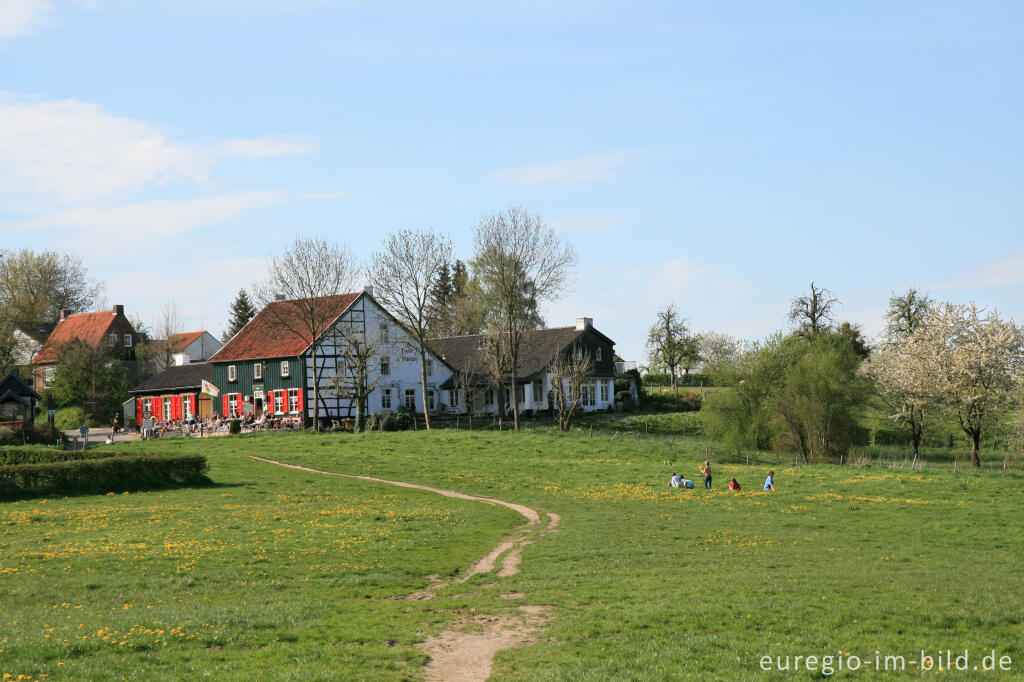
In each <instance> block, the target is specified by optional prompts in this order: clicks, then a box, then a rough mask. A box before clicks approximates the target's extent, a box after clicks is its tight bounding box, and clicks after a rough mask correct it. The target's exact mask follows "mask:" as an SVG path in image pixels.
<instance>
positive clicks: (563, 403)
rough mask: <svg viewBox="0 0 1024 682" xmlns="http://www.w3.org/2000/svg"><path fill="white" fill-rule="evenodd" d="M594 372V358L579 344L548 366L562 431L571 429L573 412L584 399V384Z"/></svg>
mask: <svg viewBox="0 0 1024 682" xmlns="http://www.w3.org/2000/svg"><path fill="white" fill-rule="evenodd" d="M593 373H594V359H593V358H592V357H591V356H590V353H587V352H586V351H584V350H583V349H582V348H581V347H579V346H573V347H572V348H569V349H567V350H566V351H564V352H562V353H560V354H559V355H558V356H557V357H556V358H555V361H554V362H552V363H551V364H550V365H549V366H548V375H549V376H550V377H551V393H552V397H553V398H554V402H555V411H556V415H557V417H558V428H560V429H561V430H562V431H568V430H569V427H570V426H571V422H572V418H573V413H574V412H575V410H576V407H577V406H578V405H579V404H580V401H581V400H582V399H583V384H584V383H585V382H586V381H587V379H589V378H590V377H591V375H593Z"/></svg>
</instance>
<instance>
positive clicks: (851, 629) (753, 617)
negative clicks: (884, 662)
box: [0, 430, 1024, 680]
mask: <svg viewBox="0 0 1024 682" xmlns="http://www.w3.org/2000/svg"><path fill="white" fill-rule="evenodd" d="M706 446H707V443H706V442H705V441H702V440H699V439H696V438H684V437H677V438H674V439H670V438H664V437H661V438H654V437H651V438H646V439H641V440H640V441H639V442H637V441H636V440H626V439H623V438H621V437H620V438H617V439H615V440H610V438H609V437H608V436H607V434H602V435H601V437H596V436H595V437H593V438H589V437H587V435H586V432H584V433H582V434H581V433H572V434H559V433H552V432H545V431H541V430H537V431H533V432H526V433H519V434H516V433H509V432H502V433H496V432H484V431H480V432H474V433H468V432H464V431H463V432H455V431H451V430H449V431H437V432H433V433H425V432H422V431H421V432H418V433H391V434H380V433H374V434H366V435H362V436H357V437H354V436H351V435H346V434H328V435H314V434H281V435H278V434H266V435H259V436H246V437H230V438H229V437H225V438H216V439H208V440H207V441H202V442H200V441H198V440H179V441H166V442H163V443H159V445H158V446H157V444H154V445H153V447H159V449H161V450H166V449H168V448H176V449H183V450H185V449H199V450H201V451H202V452H204V453H205V454H207V455H208V456H209V457H210V460H211V462H212V465H213V466H212V470H211V474H210V475H211V478H213V479H214V480H215V481H216V482H217V483H218V487H214V488H207V489H202V490H177V491H162V492H151V493H141V494H134V493H133V494H131V495H123V494H118V495H113V496H100V497H82V498H74V499H48V500H35V501H28V502H19V503H10V504H5V505H3V506H2V507H0V511H2V516H0V524H2V525H0V543H2V552H3V553H2V557H3V559H2V566H0V601H2V604H3V616H2V618H3V623H2V626H3V628H4V629H3V633H2V634H0V641H2V643H0V648H2V649H3V650H4V651H3V653H2V657H3V658H2V659H0V660H2V661H3V672H7V673H12V674H14V675H15V677H16V676H17V674H19V673H22V674H28V675H32V676H35V677H40V676H41V675H43V674H46V675H49V678H48V679H60V678H67V679H81V678H89V677H91V678H94V679H99V678H103V679H111V678H115V679H116V678H130V677H133V676H135V677H138V678H140V679H153V677H154V675H157V676H159V677H161V678H162V679H163V678H174V677H177V678H193V677H198V676H202V675H209V676H211V677H214V678H235V679H247V678H251V677H254V676H256V673H257V672H258V671H263V672H264V673H265V677H266V678H267V679H289V678H300V677H301V678H304V679H306V678H314V679H315V678H317V677H320V678H325V679H326V678H330V677H333V678H335V679H407V678H410V677H415V676H416V675H417V674H418V666H420V665H421V664H422V663H423V662H424V656H423V654H422V653H420V652H419V651H418V650H417V649H416V648H415V646H414V645H415V643H416V642H417V641H419V640H420V639H422V638H423V637H424V636H426V635H428V634H431V633H436V632H438V631H439V630H441V629H443V628H444V627H445V626H446V625H448V624H450V623H451V622H452V621H453V620H454V619H456V618H458V617H459V615H460V614H464V613H466V612H467V611H468V610H470V609H473V610H475V612H478V613H480V612H486V613H499V612H501V611H503V610H508V609H512V608H515V604H517V603H521V604H531V605H544V606H549V607H551V611H550V620H549V621H548V623H547V625H546V626H545V628H546V629H545V631H544V632H543V636H542V637H541V638H540V641H538V642H537V643H534V644H531V645H529V646H526V647H521V648H517V649H510V650H507V651H504V652H501V653H499V654H498V657H497V659H496V665H495V669H494V677H495V679H499V680H501V679H529V680H562V679H579V680H618V679H638V680H639V679H643V680H672V679H680V678H686V679H722V680H732V679H788V678H791V677H794V676H795V677H796V678H797V679H812V678H820V677H821V676H822V674H821V673H820V672H807V671H801V672H800V673H798V674H795V673H793V672H788V673H784V672H778V671H767V672H765V671H762V670H761V668H760V667H759V662H760V660H761V657H762V656H764V655H771V656H773V657H775V656H787V655H788V656H798V655H799V656H808V655H814V656H819V657H820V656H827V655H838V656H839V657H840V658H844V660H850V659H849V657H846V656H845V654H846V653H850V654H853V655H854V656H858V657H860V658H861V659H863V660H865V661H867V660H873V657H874V655H875V652H876V651H879V652H881V654H882V655H887V654H888V655H903V656H906V661H911V660H913V661H916V660H917V659H918V658H919V656H920V652H921V650H924V651H926V652H929V653H932V654H933V655H934V654H936V653H938V652H939V651H940V650H941V651H943V652H944V651H945V650H946V649H947V648H949V649H952V650H955V651H957V652H958V654H959V653H962V652H963V650H964V649H968V650H969V652H970V656H971V659H970V665H971V666H973V665H978V666H981V664H982V657H983V656H985V655H988V654H991V652H992V651H993V649H994V650H996V651H997V652H998V655H999V656H1004V655H1006V656H1010V657H1011V659H1012V672H1011V673H1005V672H1004V673H1001V675H1002V676H1003V677H1006V676H1008V675H1010V676H1016V677H1018V678H1019V677H1021V676H1022V674H1024V673H1022V671H1024V645H1022V641H1024V577H1022V575H1021V572H1020V566H1021V565H1022V564H1024V479H1022V478H1021V477H1020V476H1019V475H1018V474H1014V473H1009V474H1006V475H1002V474H999V473H996V472H983V473H980V474H978V473H974V472H970V471H969V472H966V473H965V472H963V471H960V472H957V473H954V472H952V471H950V470H948V468H943V469H941V470H940V469H938V468H936V469H930V468H927V467H926V468H925V469H924V470H923V471H901V470H889V469H886V468H879V467H873V468H854V467H836V466H820V467H812V466H803V467H799V468H792V467H778V468H777V476H776V485H777V487H778V488H779V492H778V493H776V494H774V495H769V494H765V493H762V492H759V488H760V486H761V482H762V481H763V477H764V474H765V470H764V469H763V468H761V467H751V468H747V467H745V466H737V465H729V464H722V465H719V466H718V467H717V471H716V477H715V488H716V489H715V490H713V491H711V492H706V491H704V490H703V489H701V488H700V487H698V489H697V490H687V491H681V490H670V489H668V488H666V487H665V484H666V482H667V479H668V476H669V474H670V473H671V472H672V471H673V470H675V471H679V472H680V473H682V474H683V475H685V476H687V477H689V478H693V479H694V480H696V481H697V482H698V486H700V480H699V474H698V473H697V466H698V464H699V460H700V459H701V457H702V453H703V452H704V449H705V447H706ZM245 455H260V456H264V457H269V458H275V459H280V460H283V461H288V462H293V463H298V464H303V465H306V466H311V467H316V468H319V469H324V470H329V471H337V472H345V473H353V474H362V475H373V476H379V477H384V478H392V479H398V480H404V481H411V482H417V483H426V484H430V485H435V486H438V487H443V488H452V489H456V490H460V491H463V492H468V493H473V494H480V495H485V496H491V497H498V498H501V499H505V500H509V501H513V502H518V503H522V504H527V505H530V506H532V507H534V508H536V509H539V510H542V511H549V512H556V513H558V514H560V515H561V516H562V518H563V522H562V529H561V531H560V532H558V533H555V534H552V535H550V536H548V537H545V538H543V539H541V540H539V541H538V542H536V543H535V544H533V545H531V546H529V547H527V548H526V549H525V551H524V556H523V565H522V568H523V571H522V573H520V574H519V575H516V576H512V577H509V578H506V579H504V580H495V579H494V578H493V577H492V576H484V577H475V578H473V579H471V580H470V581H469V582H468V583H466V584H465V585H460V586H457V587H452V588H447V589H445V590H441V591H440V592H439V598H438V599H436V600H433V601H429V602H416V601H409V600H396V599H392V597H394V596H396V595H400V594H407V593H408V592H410V591H414V590H417V589H422V588H423V586H424V585H426V584H427V582H428V581H427V579H426V577H425V576H427V575H428V574H431V573H438V574H442V575H445V574H451V573H453V572H454V571H457V570H458V569H459V568H460V567H461V568H465V567H466V566H467V565H468V564H469V563H470V562H471V561H472V560H473V559H474V558H476V557H479V556H481V555H482V554H484V553H486V551H487V550H488V549H489V547H490V546H491V545H493V544H494V543H496V542H497V541H498V539H500V537H502V536H503V534H505V533H506V532H508V531H509V530H510V529H512V528H513V527H514V526H515V525H516V524H517V523H519V522H520V521H521V519H519V518H517V517H516V515H515V514H513V513H511V512H508V511H507V510H503V509H498V508H494V507H491V506H488V505H483V504H480V503H474V502H466V501H458V500H450V499H446V498H440V497H437V496H434V495H431V494H429V493H424V492H417V491H410V490H404V489H391V488H383V487H381V486H380V485H378V484H369V483H365V482H357V481H346V480H339V479H334V478H331V477H324V476H316V475H313V474H306V473H301V472H293V471H287V470H281V469H279V468H276V467H272V466H270V465H265V464H258V463H254V462H251V461H248V460H246V459H244V456H245ZM733 476H735V477H736V478H737V479H738V480H739V481H740V482H741V483H742V484H743V485H744V492H743V493H741V494H735V493H729V492H727V491H725V490H724V487H725V484H726V482H727V481H728V478H731V477H733ZM489 585H493V587H488V586H489ZM520 593H521V595H522V598H521V599H519V600H518V601H516V600H509V599H500V598H498V597H499V596H500V595H502V594H504V595H505V596H510V595H518V594H520ZM114 630H116V631H117V633H116V635H117V636H116V637H113V636H111V635H113V634H115V633H114V632H113V631H114ZM104 638H106V639H104ZM122 641H123V642H125V644H123V645H122V644H121V642H122ZM129 645H130V646H129ZM840 651H841V652H843V653H842V654H838V652H840ZM911 673H916V674H921V673H917V671H916V669H912V668H910V667H908V669H907V671H906V674H911ZM834 676H835V677H836V678H837V679H855V678H856V679H889V678H893V677H894V673H892V672H889V673H883V672H876V671H875V670H873V668H869V666H868V665H863V666H862V668H861V669H860V670H859V671H857V672H856V673H854V672H849V671H845V670H844V671H838V672H836V674H835V675H834ZM955 677H956V678H957V679H972V678H977V679H993V678H995V677H999V674H993V673H987V674H983V673H982V672H980V671H978V672H973V671H967V672H963V673H960V672H956V673H955Z"/></svg>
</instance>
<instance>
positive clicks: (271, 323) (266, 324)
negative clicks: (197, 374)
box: [210, 292, 362, 362]
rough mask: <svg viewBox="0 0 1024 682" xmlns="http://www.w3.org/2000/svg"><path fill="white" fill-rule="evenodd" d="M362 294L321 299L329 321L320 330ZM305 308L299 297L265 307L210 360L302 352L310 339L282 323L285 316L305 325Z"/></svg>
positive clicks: (274, 356)
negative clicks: (303, 311) (303, 322)
mask: <svg viewBox="0 0 1024 682" xmlns="http://www.w3.org/2000/svg"><path fill="white" fill-rule="evenodd" d="M360 295H362V292H359V293H355V294H341V295H339V296H324V297H322V298H321V299H319V300H320V301H322V302H323V305H324V306H325V311H326V312H325V316H326V318H328V319H329V322H328V323H327V325H325V327H324V328H323V329H321V330H319V333H318V335H319V334H323V333H324V332H325V331H327V329H328V328H329V326H330V324H331V323H333V322H334V320H336V319H337V318H338V317H339V316H340V315H341V314H342V313H343V312H345V310H347V309H348V307H349V306H350V305H352V303H353V302H354V301H355V300H356V299H357V298H359V296H360ZM300 315H301V312H300V310H299V308H298V306H296V305H295V301H275V302H274V303H271V304H269V305H268V306H267V307H266V308H264V309H263V310H261V311H260V312H259V313H258V314H257V315H256V317H254V318H252V319H251V320H249V324H247V325H245V326H244V327H242V330H241V331H240V332H238V333H237V334H235V335H234V337H232V339H231V340H230V341H228V342H227V343H226V344H224V346H223V347H222V348H221V349H220V350H219V351H217V352H216V353H215V354H214V355H213V357H212V358H210V362H228V361H231V360H255V359H260V358H286V357H292V356H296V355H301V354H302V353H304V352H305V351H306V349H307V348H308V347H309V342H308V341H307V340H306V339H304V338H303V337H302V336H300V335H298V334H296V333H295V332H292V331H291V330H289V329H288V327H287V326H286V325H284V324H282V322H281V320H282V318H283V319H294V320H296V323H295V324H294V325H293V326H295V327H296V328H297V329H301V328H302V327H301V325H300V323H299V322H298V320H299V317H300Z"/></svg>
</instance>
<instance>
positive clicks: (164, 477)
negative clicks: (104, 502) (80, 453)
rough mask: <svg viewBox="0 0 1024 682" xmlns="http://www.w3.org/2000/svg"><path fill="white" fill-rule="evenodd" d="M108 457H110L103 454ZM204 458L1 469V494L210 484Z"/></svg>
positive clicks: (152, 457)
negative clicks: (175, 484) (176, 484)
mask: <svg viewBox="0 0 1024 682" xmlns="http://www.w3.org/2000/svg"><path fill="white" fill-rule="evenodd" d="M101 454H108V455H109V453H101ZM208 469H209V465H208V464H207V462H206V457H204V456H202V455H186V454H172V455H168V454H149V455H121V456H117V457H110V456H107V457H102V456H101V457H95V458H91V459H88V458H79V459H65V460H63V461H51V462H45V463H26V464H4V465H2V466H0V494H3V495H5V496H11V495H18V494H24V493H26V492H29V493H40V492H50V491H53V492H88V491H100V492H102V491H105V490H125V489H128V488H137V487H140V486H149V485H154V484H157V485H162V484H174V483H204V482H207V481H208V479H207V478H206V472H207V470H208Z"/></svg>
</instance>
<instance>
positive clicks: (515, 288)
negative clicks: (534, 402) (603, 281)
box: [470, 206, 576, 430]
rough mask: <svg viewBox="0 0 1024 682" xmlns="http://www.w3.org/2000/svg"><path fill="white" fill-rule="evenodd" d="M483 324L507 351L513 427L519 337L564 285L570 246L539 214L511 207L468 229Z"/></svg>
mask: <svg viewBox="0 0 1024 682" xmlns="http://www.w3.org/2000/svg"><path fill="white" fill-rule="evenodd" d="M470 265H471V267H472V270H473V279H474V281H475V282H476V291H477V292H479V297H480V298H479V300H480V301H481V309H482V311H483V320H484V328H485V329H486V331H487V333H488V334H489V335H491V336H500V337H502V338H503V343H502V344H496V347H497V348H501V349H502V352H505V353H507V354H508V363H507V364H508V367H509V374H510V377H509V378H510V381H511V385H512V414H513V417H514V422H515V428H516V429H517V430H518V429H519V401H518V400H517V399H516V386H517V384H518V383H519V360H520V353H521V350H522V344H523V338H524V336H525V335H526V333H527V332H528V331H530V330H531V329H535V328H536V327H537V326H539V324H540V323H541V318H540V315H539V309H540V304H541V303H543V302H548V301H554V300H557V299H558V298H561V297H562V296H563V295H564V294H565V292H566V290H567V289H568V287H569V282H570V278H571V276H572V270H573V268H574V267H575V265H576V252H575V251H574V250H573V248H572V245H570V244H569V243H568V242H567V241H565V240H563V239H562V238H560V237H559V236H558V235H557V234H555V231H554V230H552V229H551V228H550V227H548V226H547V225H545V224H544V221H543V220H542V219H541V217H540V216H539V215H531V214H529V213H527V212H526V210H525V209H523V208H521V207H515V206H514V207H511V208H508V209H506V210H504V211H501V212H499V213H492V214H490V215H486V216H484V217H483V218H482V219H481V220H480V223H479V224H478V225H477V227H476V230H475V231H474V233H473V259H472V261H471V262H470Z"/></svg>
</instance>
